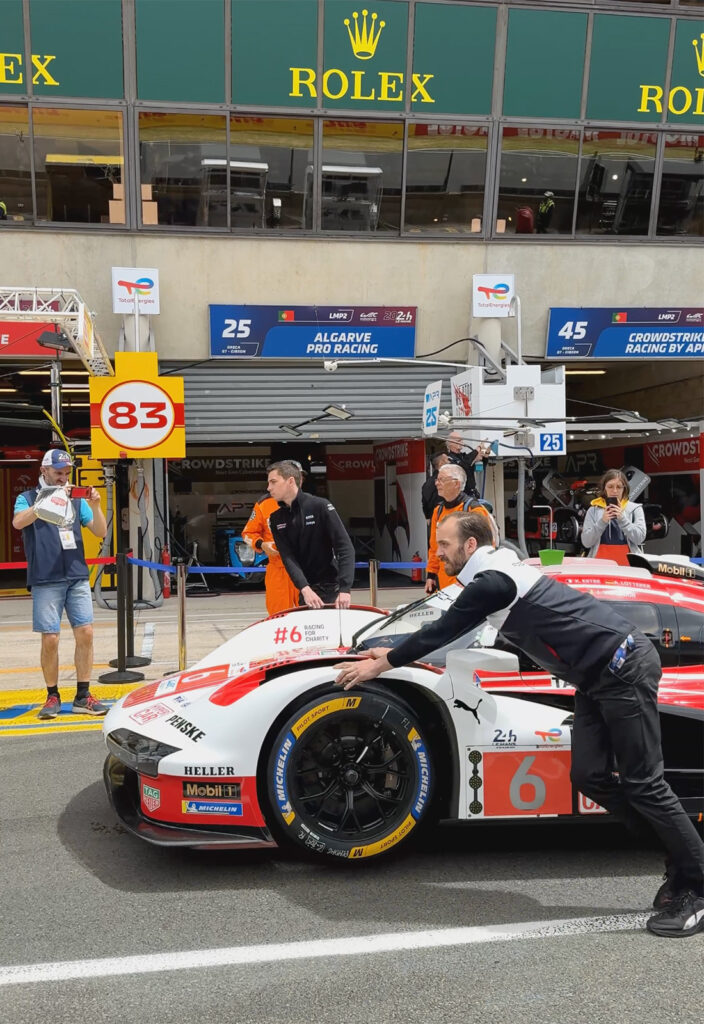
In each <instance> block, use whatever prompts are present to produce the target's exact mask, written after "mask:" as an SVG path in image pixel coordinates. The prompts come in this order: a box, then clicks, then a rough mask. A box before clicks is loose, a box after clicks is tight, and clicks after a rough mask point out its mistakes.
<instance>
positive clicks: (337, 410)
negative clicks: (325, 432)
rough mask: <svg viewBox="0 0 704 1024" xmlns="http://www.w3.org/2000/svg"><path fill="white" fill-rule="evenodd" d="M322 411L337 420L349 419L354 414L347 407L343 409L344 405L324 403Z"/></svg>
mask: <svg viewBox="0 0 704 1024" xmlns="http://www.w3.org/2000/svg"><path fill="white" fill-rule="evenodd" d="M323 412H324V413H325V415H326V416H334V417H335V419H338V420H350V419H352V416H353V415H354V414H353V413H351V412H350V411H349V409H345V407H344V405H326V406H325V408H324V409H323Z"/></svg>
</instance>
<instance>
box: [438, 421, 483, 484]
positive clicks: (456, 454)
mask: <svg viewBox="0 0 704 1024" xmlns="http://www.w3.org/2000/svg"><path fill="white" fill-rule="evenodd" d="M446 444H447V457H448V459H449V460H450V462H454V464H455V465H456V466H461V467H462V469H463V470H464V471H465V473H466V474H467V484H466V486H465V491H466V492H467V494H468V495H469V496H470V498H478V497H479V491H478V490H477V481H476V479H475V477H474V466H475V463H476V462H477V461H478V460H481V457H482V456H481V454H480V449H479V448H469V447H468V446H467V445H466V444H465V443H464V441H463V440H462V435H461V434H460V432H459V430H453V431H452V432H451V433H450V434H448V437H447V441H446Z"/></svg>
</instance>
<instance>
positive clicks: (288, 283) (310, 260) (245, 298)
mask: <svg viewBox="0 0 704 1024" xmlns="http://www.w3.org/2000/svg"><path fill="white" fill-rule="evenodd" d="M0 238H1V242H2V244H1V245H0V284H2V285H13V286H28V285H32V286H38V287H56V286H58V285H65V286H66V287H69V288H76V289H78V291H79V292H80V293H81V295H82V296H83V297H84V298H85V300H86V301H87V303H88V306H89V307H90V308H91V309H92V310H94V312H96V313H97V316H98V331H99V333H100V335H101V338H102V339H103V343H104V344H105V346H106V348H107V349H108V351H109V352H112V351H113V350H114V348H115V346H116V344H117V339H118V334H119V329H120V323H121V318H120V317H119V316H117V315H114V314H113V313H112V312H111V310H112V296H111V285H110V268H111V266H126V267H129V266H135V267H140V266H141V267H157V268H158V269H159V272H160V284H161V309H162V313H161V315H160V316H159V317H158V318H155V321H156V322H155V323H154V331H155V336H156V345H157V350H158V352H159V354H160V356H161V357H162V358H180V359H188V360H195V359H205V358H207V357H208V354H209V340H208V315H207V314H208V311H207V307H208V304H209V303H227V302H231V303H271V304H281V305H282V306H283V305H289V304H290V305H294V304H314V303H325V304H330V305H335V304H337V303H357V304H359V305H365V304H366V305H392V304H395V303H398V304H399V305H415V306H418V307H419V313H420V315H419V329H418V344H417V346H416V352H417V354H419V355H423V354H425V353H428V352H432V351H434V350H435V349H438V348H441V347H443V346H444V345H447V344H448V343H450V342H451V341H452V340H453V339H457V338H463V337H466V335H467V334H468V333H469V329H470V306H471V278H472V274H474V273H493V272H506V273H514V274H515V275H516V284H517V290H518V292H519V294H520V296H521V301H522V310H523V354H524V355H530V356H541V355H542V354H543V353H544V346H545V334H546V327H547V310H548V308H549V307H550V306H563V305H564V306H580V305H584V306H667V305H678V304H682V305H690V306H695V305H701V303H702V281H704V247H702V246H693V245H690V246H679V245H647V246H646V245H628V244H623V243H622V244H613V243H611V244H599V243H595V242H590V243H560V244H549V243H548V244H540V245H538V244H531V243H530V242H527V243H522V244H517V243H510V242H509V243H503V242H502V243H496V242H492V243H476V242H474V243H467V244H447V243H439V242H394V243H392V242H384V241H380V240H375V241H365V240H357V239H355V240H349V241H348V240H327V239H316V240H312V239H311V240H296V239H271V238H267V239H258V238H237V237H234V236H228V237H217V238H214V237H210V238H206V237H203V236H187V235H178V236H177V235H174V236H173V237H169V236H165V235H158V236H157V235H148V234H139V235H137V234H132V235H117V234H112V233H99V232H90V233H87V232H48V231H36V230H35V231H17V230H13V229H12V228H7V227H5V226H3V228H2V231H1V234H0ZM476 327H477V325H476V324H475V325H474V328H475V329H476ZM505 340H506V341H507V342H508V343H509V344H510V345H512V346H515V343H516V336H515V323H514V322H513V321H511V322H509V323H508V324H507V325H506V335H505ZM466 354H467V346H466V344H461V345H456V346H454V347H453V348H451V349H448V350H447V351H446V352H444V353H443V354H442V355H440V356H438V358H439V359H448V358H450V359H464V357H465V356H466Z"/></svg>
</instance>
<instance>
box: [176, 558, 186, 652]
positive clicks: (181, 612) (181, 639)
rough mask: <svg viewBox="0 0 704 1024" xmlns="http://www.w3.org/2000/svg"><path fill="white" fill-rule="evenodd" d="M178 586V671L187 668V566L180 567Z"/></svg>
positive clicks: (177, 578)
mask: <svg viewBox="0 0 704 1024" xmlns="http://www.w3.org/2000/svg"><path fill="white" fill-rule="evenodd" d="M176 580H177V586H178V670H179V672H183V670H184V669H185V667H186V566H185V565H184V564H183V562H180V563H179V565H178V570H177V573H176Z"/></svg>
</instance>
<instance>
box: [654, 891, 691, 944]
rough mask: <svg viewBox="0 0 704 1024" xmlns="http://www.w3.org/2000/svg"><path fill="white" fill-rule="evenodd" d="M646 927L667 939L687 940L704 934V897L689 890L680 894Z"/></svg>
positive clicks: (655, 915)
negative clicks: (691, 936)
mask: <svg viewBox="0 0 704 1024" xmlns="http://www.w3.org/2000/svg"><path fill="white" fill-rule="evenodd" d="M645 927H646V928H647V929H648V931H650V932H652V933H653V934H654V935H662V936H663V937H664V938H666V939H685V938H687V937H688V936H689V935H696V934H697V932H704V896H697V895H695V893H693V892H692V890H691V889H688V890H687V891H686V892H680V893H678V895H677V896H675V898H674V899H673V900H672V901H671V903H669V904H668V906H667V907H666V908H665V910H663V911H662V912H661V913H660V914H654V915H653V917H651V918H650V920H649V921H647V922H646V925H645Z"/></svg>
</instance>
